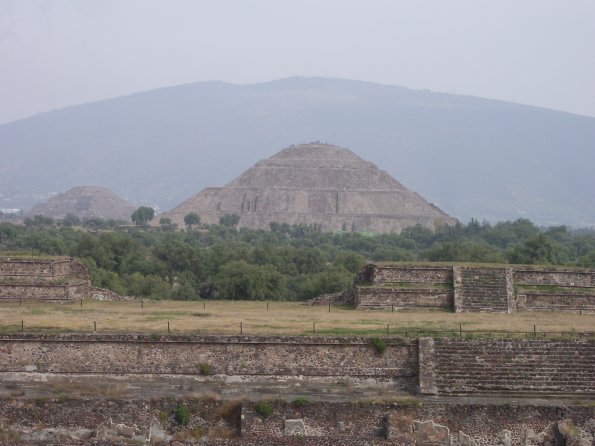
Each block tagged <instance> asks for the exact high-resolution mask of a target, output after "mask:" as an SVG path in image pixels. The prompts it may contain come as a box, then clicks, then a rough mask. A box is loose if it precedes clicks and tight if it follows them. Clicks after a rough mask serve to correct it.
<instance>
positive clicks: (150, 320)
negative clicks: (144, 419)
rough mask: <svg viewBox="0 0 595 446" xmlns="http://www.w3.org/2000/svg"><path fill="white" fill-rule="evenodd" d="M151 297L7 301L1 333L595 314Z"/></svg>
mask: <svg viewBox="0 0 595 446" xmlns="http://www.w3.org/2000/svg"><path fill="white" fill-rule="evenodd" d="M204 305H205V307H203V302H180V301H148V302H147V301H145V303H144V308H141V305H140V302H105V301H91V300H87V301H84V302H83V305H82V307H81V306H80V303H79V302H78V301H77V303H75V304H51V303H44V302H23V304H22V306H19V303H18V302H2V303H0V333H2V332H4V333H7V332H18V331H20V329H21V321H24V326H25V332H47V331H55V332H92V331H93V322H94V321H96V322H97V331H98V332H99V333H106V332H108V333H109V332H112V333H115V332H139V333H167V326H168V321H169V325H170V330H171V332H172V333H179V334H181V333H197V334H239V333H240V323H242V326H243V333H244V334H248V335H265V334H285V335H307V334H312V328H313V327H312V324H313V323H315V324H316V333H317V334H328V335H343V334H344V335H350V334H361V335H379V334H384V333H386V326H387V324H389V325H390V332H391V334H396V333H401V332H403V331H405V330H409V334H411V332H412V331H415V330H456V331H457V332H458V330H459V324H461V325H462V327H463V330H505V331H522V332H525V331H528V332H532V331H533V325H534V324H535V325H536V326H537V331H538V332H543V331H548V332H560V331H565V332H570V331H577V332H581V331H591V330H593V328H594V327H595V315H592V314H590V315H587V314H583V315H582V316H581V315H579V314H577V313H553V312H526V313H517V314H501V313H458V314H457V313H450V312H444V311H427V310H417V311H413V310H407V311H395V312H394V313H392V312H390V311H362V310H352V309H347V308H342V307H332V309H331V312H330V313H329V311H328V307H327V306H313V307H311V306H306V305H302V304H300V303H296V302H270V303H269V310H268V311H267V303H266V302H255V301H250V302H248V301H208V302H206V303H205V304H204Z"/></svg>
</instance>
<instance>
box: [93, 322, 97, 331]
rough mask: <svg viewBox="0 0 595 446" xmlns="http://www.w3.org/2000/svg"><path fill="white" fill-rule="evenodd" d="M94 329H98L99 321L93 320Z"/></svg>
mask: <svg viewBox="0 0 595 446" xmlns="http://www.w3.org/2000/svg"><path fill="white" fill-rule="evenodd" d="M93 331H97V321H93Z"/></svg>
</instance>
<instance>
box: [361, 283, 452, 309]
mask: <svg viewBox="0 0 595 446" xmlns="http://www.w3.org/2000/svg"><path fill="white" fill-rule="evenodd" d="M453 296H454V295H453V292H452V291H448V290H444V289H440V288H424V289H420V288H390V287H357V302H358V303H357V307H358V308H362V309H364V308H387V307H395V308H397V309H399V308H452V307H453Z"/></svg>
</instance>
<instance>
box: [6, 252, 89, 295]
mask: <svg viewBox="0 0 595 446" xmlns="http://www.w3.org/2000/svg"><path fill="white" fill-rule="evenodd" d="M90 290H91V287H90V280H89V272H88V271H87V268H85V266H84V265H83V264H82V263H81V262H80V261H78V260H76V259H74V258H66V257H54V258H0V300H1V299H35V300H51V301H64V300H73V299H80V298H83V297H85V296H87V295H88V294H89V291H90Z"/></svg>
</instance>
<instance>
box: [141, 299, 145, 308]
mask: <svg viewBox="0 0 595 446" xmlns="http://www.w3.org/2000/svg"><path fill="white" fill-rule="evenodd" d="M140 307H141V308H145V301H144V300H141V301H140Z"/></svg>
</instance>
